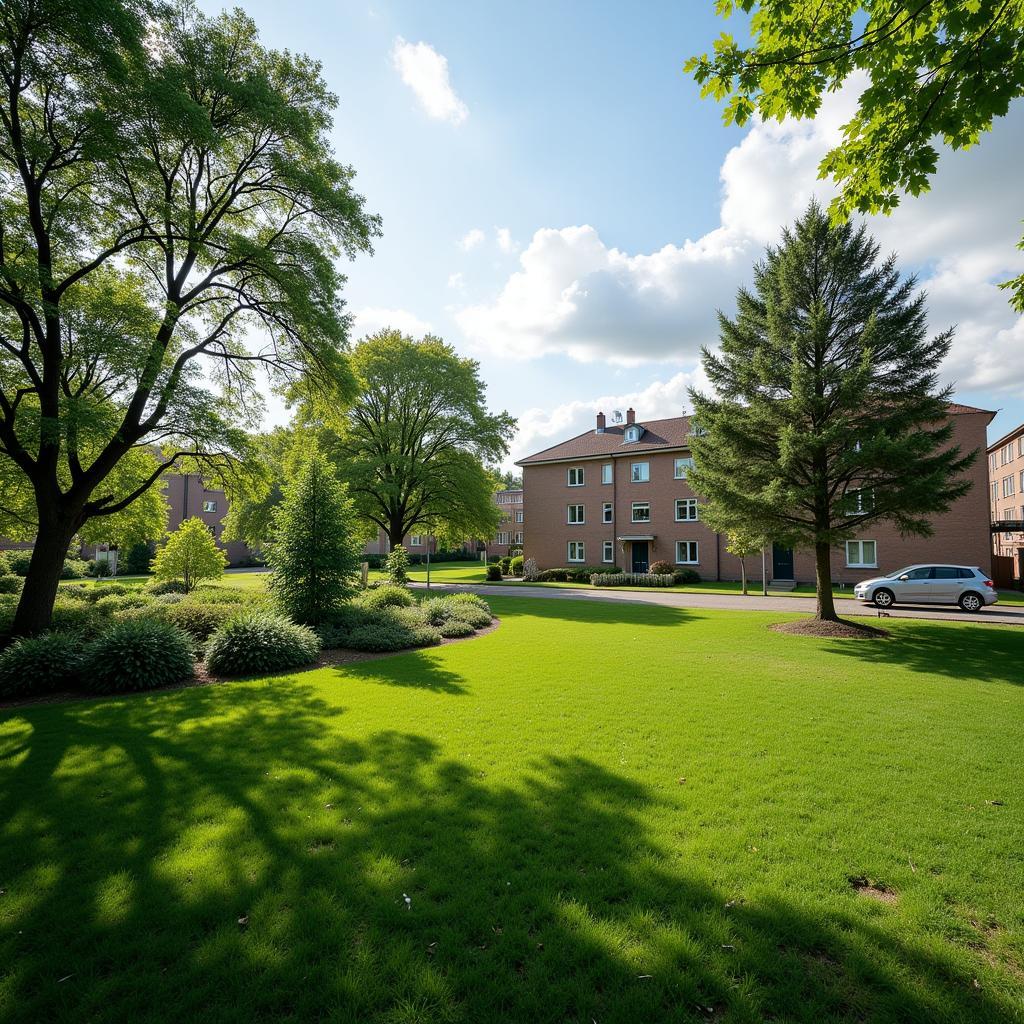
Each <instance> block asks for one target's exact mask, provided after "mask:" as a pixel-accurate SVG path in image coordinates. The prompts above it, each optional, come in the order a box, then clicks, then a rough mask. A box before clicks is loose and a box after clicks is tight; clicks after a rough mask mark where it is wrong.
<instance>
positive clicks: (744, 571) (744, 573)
mask: <svg viewBox="0 0 1024 1024" xmlns="http://www.w3.org/2000/svg"><path fill="white" fill-rule="evenodd" d="M740 580H741V581H742V582H743V596H744V597H746V596H747V563H746V560H745V559H743V558H741V559H740Z"/></svg>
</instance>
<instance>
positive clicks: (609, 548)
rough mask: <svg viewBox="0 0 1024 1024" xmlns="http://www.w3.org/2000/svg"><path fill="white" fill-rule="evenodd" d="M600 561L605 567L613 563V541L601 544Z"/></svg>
mask: <svg viewBox="0 0 1024 1024" xmlns="http://www.w3.org/2000/svg"><path fill="white" fill-rule="evenodd" d="M601 561H602V562H604V563H605V564H606V565H607V564H610V563H612V562H614V561H615V541H613V540H606V541H602V543H601Z"/></svg>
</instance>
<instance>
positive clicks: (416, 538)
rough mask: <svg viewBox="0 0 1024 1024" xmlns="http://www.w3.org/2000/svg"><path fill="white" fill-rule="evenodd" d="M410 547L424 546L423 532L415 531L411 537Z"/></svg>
mask: <svg viewBox="0 0 1024 1024" xmlns="http://www.w3.org/2000/svg"><path fill="white" fill-rule="evenodd" d="M409 547H411V548H421V547H423V536H422V534H419V533H414V534H413V535H412V536H411V537H410V538H409Z"/></svg>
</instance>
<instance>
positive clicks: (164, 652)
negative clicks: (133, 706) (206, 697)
mask: <svg viewBox="0 0 1024 1024" xmlns="http://www.w3.org/2000/svg"><path fill="white" fill-rule="evenodd" d="M194 669H195V666H194V664H193V661H192V650H191V645H190V643H189V640H188V637H186V636H185V634H184V633H182V632H181V630H180V629H176V628H175V627H174V626H172V625H171V624H170V623H168V622H161V621H160V620H159V619H154V618H139V619H128V620H125V621H123V622H118V623H115V624H114V625H113V626H111V627H110V629H108V630H107V631H106V632H105V633H104V634H103V635H102V636H101V637H99V638H98V639H96V640H94V641H93V642H92V643H91V644H90V645H89V646H88V648H87V649H86V652H85V661H84V664H83V666H82V679H83V683H84V685H85V686H86V687H88V689H90V690H94V691H95V692H97V693H123V692H126V691H129V690H152V689H155V688H156V687H158V686H171V685H172V684H174V683H180V682H182V681H183V680H185V679H191V678H192V675H193V672H194Z"/></svg>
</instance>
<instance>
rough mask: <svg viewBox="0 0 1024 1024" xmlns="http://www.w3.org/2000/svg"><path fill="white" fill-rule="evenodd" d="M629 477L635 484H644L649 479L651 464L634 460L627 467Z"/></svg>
mask: <svg viewBox="0 0 1024 1024" xmlns="http://www.w3.org/2000/svg"><path fill="white" fill-rule="evenodd" d="M629 478H630V480H632V481H633V483H635V484H645V483H647V481H648V480H650V479H651V464H650V463H649V462H634V463H633V465H632V466H630V469H629Z"/></svg>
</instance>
